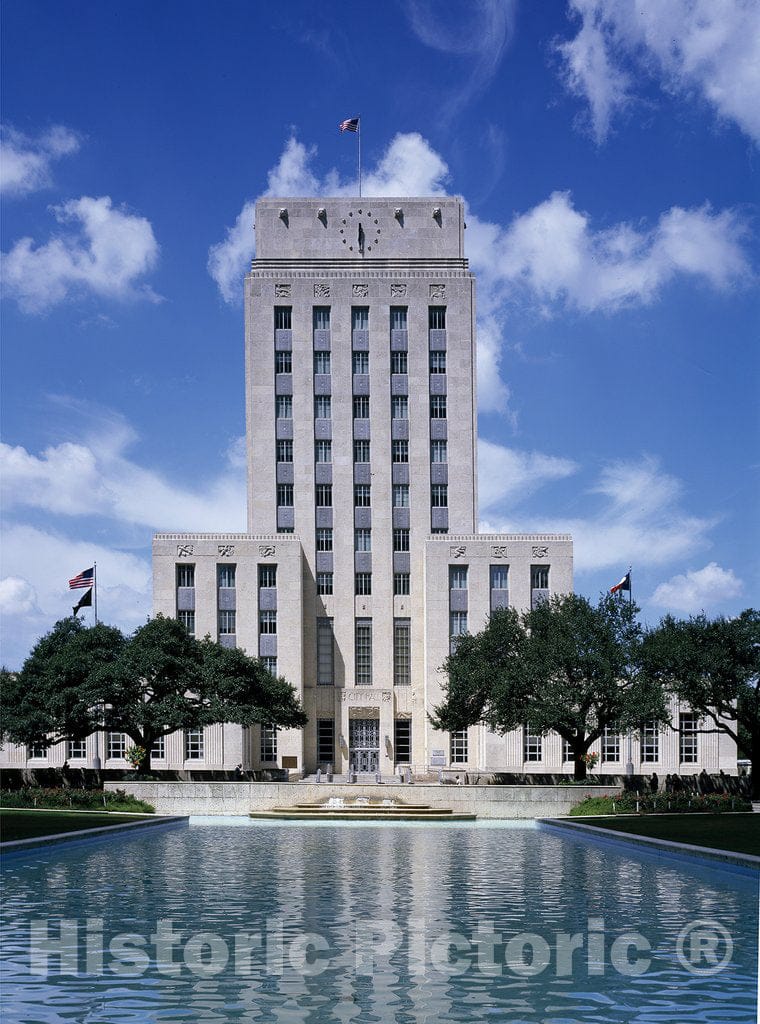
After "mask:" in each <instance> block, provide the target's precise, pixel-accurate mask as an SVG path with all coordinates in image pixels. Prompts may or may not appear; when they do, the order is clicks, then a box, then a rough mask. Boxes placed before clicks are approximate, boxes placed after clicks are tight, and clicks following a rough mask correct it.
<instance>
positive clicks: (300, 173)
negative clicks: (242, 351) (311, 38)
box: [207, 132, 448, 304]
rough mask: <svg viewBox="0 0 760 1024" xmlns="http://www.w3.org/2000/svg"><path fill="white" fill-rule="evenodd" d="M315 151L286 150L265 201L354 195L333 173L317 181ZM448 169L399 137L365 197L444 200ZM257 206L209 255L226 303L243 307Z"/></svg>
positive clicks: (248, 207) (423, 145)
mask: <svg viewBox="0 0 760 1024" xmlns="http://www.w3.org/2000/svg"><path fill="white" fill-rule="evenodd" d="M316 154H317V148H316V146H311V147H308V148H307V147H306V146H304V145H303V143H301V142H298V140H297V139H295V138H290V139H288V141H287V142H286V144H285V148H284V149H283V151H282V154H281V156H280V159H279V160H278V161H277V163H276V165H275V166H274V167H273V168H272V170H271V171H270V172H269V174H268V176H267V188H266V191H265V192H264V193H262V195H263V196H272V197H277V196H320V195H328V196H340V195H355V194H356V187H357V183H356V181H355V180H353V179H351V180H348V181H342V180H341V179H340V176H339V174H338V172H337V171H336V170H335V169H332V170H330V171H328V172H327V174H326V175H325V176H324V178H319V177H318V176H317V175H316V174H315V173H314V171H313V170H312V169H311V166H310V164H311V161H313V160H314V158H315V157H316ZM447 175H448V168H447V166H446V164H445V163H444V161H443V160H442V158H441V157H440V156H439V155H438V154H437V153H436V152H435V150H433V149H432V148H431V147H430V146H429V145H428V143H427V142H426V141H425V139H423V138H422V136H421V135H419V134H418V133H416V132H411V133H409V134H398V135H396V136H395V137H394V138H393V140H392V141H391V143H390V145H389V146H388V149H387V150H386V151H385V153H384V154H383V156H382V157H381V158H380V160H379V161H378V164H377V166H376V167H375V168H374V169H370V170H369V171H368V172H367V173H366V174H365V175H363V181H362V186H363V193H364V195H367V196H370V195H371V196H418V195H442V194H443V193H444V184H443V183H444V181H445V179H446V177H447ZM254 210H255V201H252V200H248V201H246V202H245V203H244V204H243V208H242V210H241V211H240V213H239V214H238V216H237V219H236V220H235V223H234V225H233V226H232V227H231V228H228V229H227V234H226V237H225V238H224V240H223V241H221V242H217V243H216V245H212V246H211V248H210V249H209V255H208V264H207V267H208V272H209V274H210V275H211V277H212V278H213V279H214V281H216V284H217V287H218V288H219V291H220V293H221V296H222V298H223V299H224V301H225V302H227V303H230V304H234V303H239V302H241V301H242V296H243V289H242V281H243V277H244V275H245V274H246V272H247V271H248V269H249V268H250V264H251V260H252V259H253V257H254V255H255V252H256V244H255V232H254V230H253V221H254Z"/></svg>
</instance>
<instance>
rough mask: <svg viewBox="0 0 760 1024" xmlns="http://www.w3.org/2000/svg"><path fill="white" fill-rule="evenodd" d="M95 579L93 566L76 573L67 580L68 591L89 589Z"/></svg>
mask: <svg viewBox="0 0 760 1024" xmlns="http://www.w3.org/2000/svg"><path fill="white" fill-rule="evenodd" d="M94 579H95V566H93V567H92V568H91V569H85V570H84V571H83V572H80V573H77V575H76V576H72V577H71V579H70V580H69V590H82V589H83V588H84V587H91V586H92V584H93V581H94Z"/></svg>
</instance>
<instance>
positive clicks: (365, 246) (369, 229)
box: [338, 206, 381, 256]
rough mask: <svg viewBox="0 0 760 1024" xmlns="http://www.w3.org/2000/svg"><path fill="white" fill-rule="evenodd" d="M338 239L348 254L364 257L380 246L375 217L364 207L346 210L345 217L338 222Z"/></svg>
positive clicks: (379, 229) (377, 222)
mask: <svg viewBox="0 0 760 1024" xmlns="http://www.w3.org/2000/svg"><path fill="white" fill-rule="evenodd" d="M338 231H339V235H340V239H341V241H342V243H343V245H345V247H346V249H347V250H348V252H354V253H358V254H359V255H360V256H364V254H365V253H367V254H369V253H371V252H372V250H373V249H375V248H377V246H378V245H379V244H380V237H381V228H380V224H379V221H378V219H377V217H373V216H372V210H371V209H367V207H366V206H356V207H352V208H351V209H350V210H347V211H346V213H345V216H344V217H342V218H341V219H340V220H339V221H338Z"/></svg>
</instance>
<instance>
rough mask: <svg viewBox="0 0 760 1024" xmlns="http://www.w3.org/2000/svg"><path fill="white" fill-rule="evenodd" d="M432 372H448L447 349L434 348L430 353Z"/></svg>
mask: <svg viewBox="0 0 760 1024" xmlns="http://www.w3.org/2000/svg"><path fill="white" fill-rule="evenodd" d="M430 372H431V373H445V372H446V350H445V349H443V350H440V349H437V350H434V351H433V352H431V353H430Z"/></svg>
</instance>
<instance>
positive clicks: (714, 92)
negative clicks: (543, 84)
mask: <svg viewBox="0 0 760 1024" xmlns="http://www.w3.org/2000/svg"><path fill="white" fill-rule="evenodd" d="M569 8H570V11H571V13H572V14H574V15H576V16H578V17H580V19H581V27H580V30H579V32H578V34H577V35H576V36H575V38H574V39H572V40H570V41H568V42H565V43H561V44H559V46H558V51H559V53H560V54H561V56H562V59H563V61H564V76H565V81H566V84H567V86H568V88H569V89H570V90H571V91H572V92H574V93H576V94H578V95H580V96H582V97H584V98H585V99H586V100H588V102H589V105H590V108H591V121H592V126H593V130H594V134H595V135H596V137H597V139H598V140H599V141H601V140H603V139H604V138H605V137H606V135H607V132H608V130H609V127H610V123H611V120H612V118H613V117H614V115H615V113H617V112H618V111H620V110H622V109H623V108H625V107H626V106H628V105H629V104H630V103H631V102H632V100H633V98H634V93H633V84H632V80H633V74H634V73H636V72H638V73H639V74H642V73H643V74H649V75H653V76H654V77H656V78H658V79H659V81H660V84H661V86H662V88H663V89H664V90H665V91H667V92H671V93H674V94H679V95H682V96H685V97H689V96H690V95H691V94H694V93H696V94H698V95H701V96H702V98H703V100H705V101H706V102H707V103H709V104H710V105H711V106H712V107H713V108H714V109H715V111H716V113H717V114H718V116H719V118H721V119H722V120H725V121H732V122H734V123H735V124H736V125H737V126H738V127H739V128H740V129H741V130H742V131H743V132H744V133H745V134H747V135H748V136H749V137H750V138H752V139H754V140H755V142H757V143H760V6H758V4H757V3H756V2H755V0H667V2H666V3H649V4H641V3H636V2H634V0H570V4H569Z"/></svg>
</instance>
